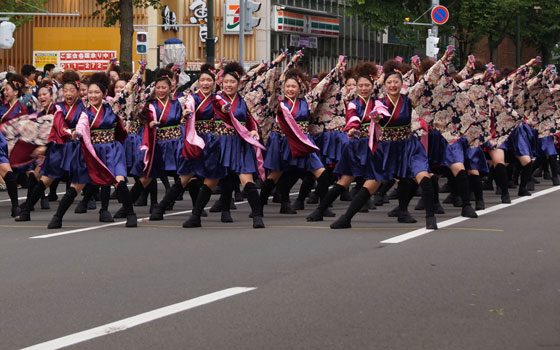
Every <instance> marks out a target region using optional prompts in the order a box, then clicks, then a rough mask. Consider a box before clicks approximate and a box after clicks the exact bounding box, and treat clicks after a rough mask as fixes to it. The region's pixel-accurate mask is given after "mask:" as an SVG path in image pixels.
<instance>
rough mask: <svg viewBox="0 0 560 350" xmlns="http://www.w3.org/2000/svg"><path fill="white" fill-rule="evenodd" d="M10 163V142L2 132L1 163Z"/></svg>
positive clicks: (0, 134) (0, 142) (0, 137)
mask: <svg viewBox="0 0 560 350" xmlns="http://www.w3.org/2000/svg"><path fill="white" fill-rule="evenodd" d="M5 163H10V160H9V159H8V143H7V142H6V139H5V138H4V135H2V133H0V164H5Z"/></svg>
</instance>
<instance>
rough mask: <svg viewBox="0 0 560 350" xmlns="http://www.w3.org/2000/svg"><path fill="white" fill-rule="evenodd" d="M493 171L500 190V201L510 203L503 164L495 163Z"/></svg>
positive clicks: (506, 175)
mask: <svg viewBox="0 0 560 350" xmlns="http://www.w3.org/2000/svg"><path fill="white" fill-rule="evenodd" d="M494 173H495V175H496V176H495V177H494V180H495V181H496V184H497V185H498V186H499V187H500V189H501V191H502V203H504V204H510V203H511V199H510V196H509V186H508V174H507V169H506V166H505V164H501V163H500V164H497V165H496V166H495V167H494Z"/></svg>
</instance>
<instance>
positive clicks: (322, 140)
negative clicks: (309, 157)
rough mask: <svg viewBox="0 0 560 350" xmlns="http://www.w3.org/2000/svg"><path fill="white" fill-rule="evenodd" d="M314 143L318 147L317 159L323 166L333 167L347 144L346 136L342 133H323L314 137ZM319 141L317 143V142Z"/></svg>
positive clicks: (334, 131)
mask: <svg viewBox="0 0 560 350" xmlns="http://www.w3.org/2000/svg"><path fill="white" fill-rule="evenodd" d="M316 137H317V138H316V139H315V142H316V144H317V146H318V147H319V149H320V151H319V157H320V158H321V161H322V162H323V164H325V165H335V164H337V163H338V162H339V161H340V159H341V157H342V150H343V149H344V146H345V145H346V144H347V143H348V141H349V138H348V135H347V134H346V133H345V132H343V131H336V130H333V131H325V132H323V133H321V134H319V135H316ZM317 139H319V142H317Z"/></svg>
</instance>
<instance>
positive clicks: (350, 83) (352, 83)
mask: <svg viewBox="0 0 560 350" xmlns="http://www.w3.org/2000/svg"><path fill="white" fill-rule="evenodd" d="M356 85H357V83H356V79H354V78H348V79H346V83H345V84H344V86H346V89H347V90H348V91H352V90H354V89H355V88H356Z"/></svg>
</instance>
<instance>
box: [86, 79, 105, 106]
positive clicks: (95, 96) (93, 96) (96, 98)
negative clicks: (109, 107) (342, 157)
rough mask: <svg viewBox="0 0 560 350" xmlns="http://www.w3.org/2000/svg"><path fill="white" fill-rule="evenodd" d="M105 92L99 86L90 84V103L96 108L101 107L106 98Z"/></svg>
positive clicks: (88, 93) (88, 91)
mask: <svg viewBox="0 0 560 350" xmlns="http://www.w3.org/2000/svg"><path fill="white" fill-rule="evenodd" d="M104 95H105V94H104V93H103V91H101V89H100V88H99V86H97V84H90V85H89V86H88V89H87V97H88V101H89V102H90V103H91V105H92V106H94V107H99V106H101V102H103V97H104Z"/></svg>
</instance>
